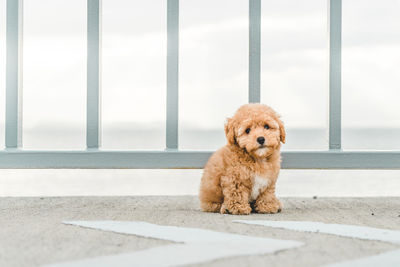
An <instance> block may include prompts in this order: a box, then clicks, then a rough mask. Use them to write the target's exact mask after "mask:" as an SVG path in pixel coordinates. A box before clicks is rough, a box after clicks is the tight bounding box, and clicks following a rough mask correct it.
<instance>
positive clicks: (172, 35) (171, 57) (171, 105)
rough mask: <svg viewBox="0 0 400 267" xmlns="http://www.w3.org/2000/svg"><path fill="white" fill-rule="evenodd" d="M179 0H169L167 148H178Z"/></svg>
mask: <svg viewBox="0 0 400 267" xmlns="http://www.w3.org/2000/svg"><path fill="white" fill-rule="evenodd" d="M178 60H179V0H168V2H167V122H166V148H167V149H177V148H178V120H179V106H178V105H179V91H178V87H179V81H178V77H179V61H178Z"/></svg>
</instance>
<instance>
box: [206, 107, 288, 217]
mask: <svg viewBox="0 0 400 267" xmlns="http://www.w3.org/2000/svg"><path fill="white" fill-rule="evenodd" d="M267 126H268V127H267ZM246 129H250V131H248V132H247V131H246ZM225 134H226V138H227V141H228V143H227V144H226V145H225V146H224V147H222V148H220V149H219V150H217V151H216V152H215V153H214V154H213V155H212V156H211V157H210V159H209V160H208V162H207V164H206V166H205V167H204V173H203V177H202V179H201V183H200V193H199V198H200V206H201V209H202V210H203V211H206V212H220V213H229V214H250V212H251V211H252V207H253V208H254V211H256V212H259V213H276V212H279V211H281V209H282V204H281V202H280V201H279V200H278V199H277V198H276V196H275V184H276V180H277V179H278V175H279V170H280V164H281V157H280V147H281V143H285V140H286V133H285V128H284V125H283V123H282V121H281V120H280V116H279V115H278V114H277V113H276V112H275V111H274V110H273V109H272V108H270V107H268V106H266V105H262V104H247V105H244V106H242V107H240V108H239V109H238V111H237V112H236V113H235V115H234V116H233V117H232V118H228V119H227V122H226V124H225ZM259 137H264V139H265V142H264V144H260V143H259V142H258V141H257V138H259ZM255 177H261V179H267V180H268V181H267V183H266V184H267V186H265V188H262V189H261V191H260V192H259V194H258V196H257V199H252V190H253V186H254V183H255Z"/></svg>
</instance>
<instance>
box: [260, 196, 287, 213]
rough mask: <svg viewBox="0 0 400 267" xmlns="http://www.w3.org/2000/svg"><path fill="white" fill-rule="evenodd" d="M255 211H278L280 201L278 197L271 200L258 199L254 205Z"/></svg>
mask: <svg viewBox="0 0 400 267" xmlns="http://www.w3.org/2000/svg"><path fill="white" fill-rule="evenodd" d="M254 210H255V211H256V212H257V213H278V212H281V211H282V203H281V202H280V201H279V200H278V199H273V200H272V201H268V202H266V201H258V202H256V204H255V205H254Z"/></svg>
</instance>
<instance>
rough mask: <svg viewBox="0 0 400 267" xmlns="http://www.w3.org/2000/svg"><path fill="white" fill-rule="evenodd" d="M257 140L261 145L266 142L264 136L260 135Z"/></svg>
mask: <svg viewBox="0 0 400 267" xmlns="http://www.w3.org/2000/svg"><path fill="white" fill-rule="evenodd" d="M257 142H258V143H259V144H260V145H263V144H264V142H265V138H264V137H262V136H260V137H258V138H257Z"/></svg>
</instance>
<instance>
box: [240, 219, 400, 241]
mask: <svg viewBox="0 0 400 267" xmlns="http://www.w3.org/2000/svg"><path fill="white" fill-rule="evenodd" d="M233 222H237V223H244V224H251V225H261V226H268V227H275V228H283V229H289V230H295V231H303V232H312V233H323V234H331V235H338V236H344V237H352V238H359V239H366V240H376V241H382V242H389V243H393V244H400V231H395V230H388V229H380V228H373V227H367V226H356V225H345V224H327V223H322V222H307V221H265V220H257V221H256V220H235V221H233Z"/></svg>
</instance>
